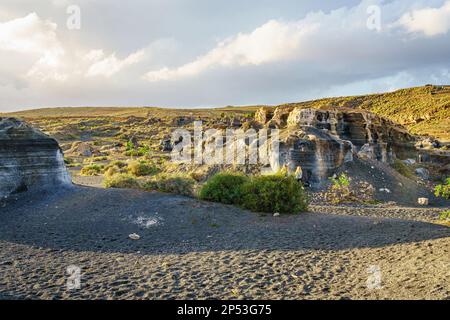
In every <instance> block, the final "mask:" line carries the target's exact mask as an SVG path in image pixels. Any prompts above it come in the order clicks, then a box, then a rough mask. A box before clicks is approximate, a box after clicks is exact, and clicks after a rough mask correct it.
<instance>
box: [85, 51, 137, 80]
mask: <svg viewBox="0 0 450 320" xmlns="http://www.w3.org/2000/svg"><path fill="white" fill-rule="evenodd" d="M144 55H145V54H144V50H139V51H137V52H135V53H132V54H130V55H129V56H128V57H126V58H125V59H123V60H120V59H117V58H116V54H115V53H113V54H111V55H109V56H108V57H105V55H104V53H103V50H92V51H90V52H88V53H87V55H86V56H85V58H86V59H87V60H90V61H94V63H93V64H92V65H91V66H90V67H89V69H88V70H87V74H86V76H88V77H93V76H105V77H111V76H112V75H114V74H116V73H117V72H119V71H120V70H122V69H123V68H125V67H127V66H130V65H133V64H136V63H138V62H140V61H142V59H143V58H144Z"/></svg>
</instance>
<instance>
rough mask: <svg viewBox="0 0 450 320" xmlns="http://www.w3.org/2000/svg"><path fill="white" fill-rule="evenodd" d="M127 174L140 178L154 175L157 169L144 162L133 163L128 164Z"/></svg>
mask: <svg viewBox="0 0 450 320" xmlns="http://www.w3.org/2000/svg"><path fill="white" fill-rule="evenodd" d="M128 172H130V173H131V174H133V175H135V176H136V177H141V176H148V175H151V174H156V173H157V172H158V168H157V167H156V166H155V165H154V164H152V163H149V162H146V161H142V160H141V161H133V162H130V163H129V164H128Z"/></svg>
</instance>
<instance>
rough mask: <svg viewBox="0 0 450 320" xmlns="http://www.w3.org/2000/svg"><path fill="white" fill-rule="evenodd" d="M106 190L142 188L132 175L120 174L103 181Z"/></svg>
mask: <svg viewBox="0 0 450 320" xmlns="http://www.w3.org/2000/svg"><path fill="white" fill-rule="evenodd" d="M103 185H104V186H105V187H106V188H131V189H137V188H139V187H140V185H139V182H138V181H137V179H136V178H135V177H133V176H132V175H131V174H126V173H119V174H115V175H112V176H110V177H107V178H106V179H105V180H104V181H103Z"/></svg>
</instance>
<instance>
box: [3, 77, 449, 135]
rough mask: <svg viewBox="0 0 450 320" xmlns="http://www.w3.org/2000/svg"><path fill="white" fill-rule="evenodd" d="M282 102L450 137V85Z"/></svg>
mask: <svg viewBox="0 0 450 320" xmlns="http://www.w3.org/2000/svg"><path fill="white" fill-rule="evenodd" d="M281 106H286V107H302V108H324V107H329V106H333V107H348V108H361V109H366V110H370V111H371V112H373V113H375V114H378V115H380V116H383V117H386V118H388V119H391V120H393V121H395V122H397V123H400V124H402V125H404V126H405V127H407V128H408V130H409V131H410V132H411V133H413V134H419V135H431V136H434V137H436V138H438V139H440V140H442V141H450V86H431V85H427V86H423V87H416V88H408V89H401V90H398V91H394V92H389V93H381V94H371V95H363V96H350V97H337V98H324V99H318V100H313V101H305V102H299V103H289V104H284V105H281ZM259 107H260V106H247V107H225V108H214V109H166V108H155V107H134V108H126V107H102V108H99V107H77V108H68V107H66V108H46V109H35V110H28V111H19V112H13V113H7V114H1V113H0V116H1V115H8V116H16V117H20V118H25V119H38V118H77V117H82V118H91V117H118V118H125V117H130V116H135V117H147V116H152V117H165V116H188V115H195V116H197V117H211V116H212V117H214V116H217V115H220V114H221V113H235V114H246V113H251V112H254V111H256V110H257V109H258V108H259Z"/></svg>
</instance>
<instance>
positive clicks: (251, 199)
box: [241, 173, 308, 214]
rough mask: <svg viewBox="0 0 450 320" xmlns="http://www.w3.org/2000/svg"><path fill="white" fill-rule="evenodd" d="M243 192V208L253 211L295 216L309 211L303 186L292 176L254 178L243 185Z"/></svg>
mask: <svg viewBox="0 0 450 320" xmlns="http://www.w3.org/2000/svg"><path fill="white" fill-rule="evenodd" d="M241 191H242V194H243V197H242V200H241V206H242V207H243V208H245V209H248V210H251V211H255V212H268V213H275V212H278V213H293V214H295V213H300V212H303V211H306V210H307V209H308V197H307V195H306V193H305V190H304V188H303V185H302V184H301V182H299V181H297V179H295V177H294V176H292V175H285V174H282V173H277V174H273V175H266V176H258V177H252V178H251V179H250V181H248V182H246V183H244V184H243V185H242V188H241Z"/></svg>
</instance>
